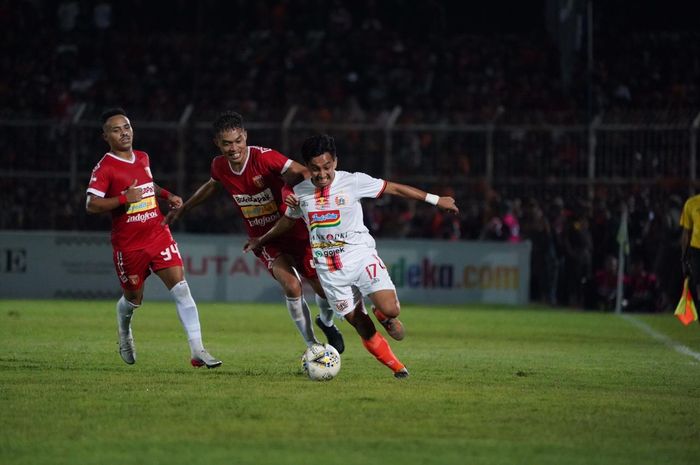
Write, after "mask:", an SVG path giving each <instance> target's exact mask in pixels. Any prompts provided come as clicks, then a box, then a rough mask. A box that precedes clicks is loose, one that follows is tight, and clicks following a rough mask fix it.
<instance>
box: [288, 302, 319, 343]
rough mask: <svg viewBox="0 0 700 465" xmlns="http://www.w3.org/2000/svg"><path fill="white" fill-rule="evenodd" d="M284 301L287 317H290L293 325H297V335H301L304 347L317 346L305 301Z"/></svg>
mask: <svg viewBox="0 0 700 465" xmlns="http://www.w3.org/2000/svg"><path fill="white" fill-rule="evenodd" d="M286 299H287V310H288V311H289V316H291V317H292V320H293V321H294V324H295V325H297V329H298V330H299V334H301V337H302V338H303V339H304V342H306V345H307V346H308V347H311V346H312V345H313V344H318V341H317V340H316V336H315V335H314V329H313V326H311V313H310V312H309V306H308V304H307V303H306V300H305V299H304V298H303V297H286Z"/></svg>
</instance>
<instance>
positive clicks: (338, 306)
mask: <svg viewBox="0 0 700 465" xmlns="http://www.w3.org/2000/svg"><path fill="white" fill-rule="evenodd" d="M349 306H350V303H349V302H348V301H347V300H339V301H338V302H336V303H335V308H336V309H337V310H338V311H339V312H342V311H343V310H345V309H346V308H348V307H349Z"/></svg>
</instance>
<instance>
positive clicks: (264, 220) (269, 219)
mask: <svg viewBox="0 0 700 465" xmlns="http://www.w3.org/2000/svg"><path fill="white" fill-rule="evenodd" d="M279 217H280V215H279V213H275V214H274V215H270V216H259V217H257V218H253V219H252V220H248V224H249V225H250V226H251V227H252V226H265V225H266V224H270V223H274V222H275V221H277V219H278V218H279Z"/></svg>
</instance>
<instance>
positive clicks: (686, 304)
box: [673, 278, 698, 326]
mask: <svg viewBox="0 0 700 465" xmlns="http://www.w3.org/2000/svg"><path fill="white" fill-rule="evenodd" d="M673 314H674V315H676V316H677V317H678V319H679V320H681V323H683V324H684V325H686V326H687V325H689V324H690V323H692V322H693V321H697V320H698V311H697V310H696V309H695V302H693V296H692V294H691V293H690V288H689V287H688V278H685V280H684V281H683V294H682V295H681V300H680V301H679V302H678V306H676V311H675V312H673Z"/></svg>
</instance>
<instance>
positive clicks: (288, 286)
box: [166, 112, 345, 353]
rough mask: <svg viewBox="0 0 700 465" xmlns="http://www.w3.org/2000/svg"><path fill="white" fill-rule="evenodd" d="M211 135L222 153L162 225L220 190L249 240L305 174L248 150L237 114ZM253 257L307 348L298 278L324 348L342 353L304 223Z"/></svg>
mask: <svg viewBox="0 0 700 465" xmlns="http://www.w3.org/2000/svg"><path fill="white" fill-rule="evenodd" d="M214 132H215V136H214V143H215V144H216V146H217V147H218V148H219V150H220V152H221V155H219V156H217V157H215V158H214V159H213V160H212V163H211V179H209V181H207V182H206V183H204V184H203V185H202V186H200V187H199V189H197V191H196V192H195V193H194V194H193V195H192V197H190V198H189V200H187V202H185V204H184V205H183V206H182V208H178V209H175V210H171V211H170V212H169V213H168V216H167V219H166V221H167V222H168V223H171V222H173V221H175V220H177V219H178V218H180V217H181V216H182V215H183V214H184V213H185V212H187V211H188V210H190V209H191V208H193V207H195V206H197V205H199V204H200V203H202V202H204V201H205V200H206V199H208V198H209V197H211V195H212V194H214V192H216V190H217V189H218V188H219V187H220V186H223V187H224V188H225V189H226V191H227V192H228V193H229V194H230V195H231V197H232V199H233V203H234V205H235V206H236V207H237V208H238V210H239V211H240V213H241V216H242V218H243V221H244V222H245V226H246V230H247V232H248V236H249V237H260V236H262V235H263V234H265V233H266V232H267V231H268V230H269V229H270V228H271V227H272V226H273V225H274V224H275V223H276V222H277V220H278V219H279V218H280V217H281V216H282V215H283V214H284V211H285V210H286V208H287V206H286V205H285V204H284V200H283V196H284V195H285V194H284V193H283V190H284V186H285V181H286V182H287V184H289V185H294V184H296V183H298V182H299V181H302V180H303V179H304V178H305V175H306V174H307V173H308V171H307V170H306V168H305V167H303V166H302V165H301V164H299V163H297V162H295V161H293V160H291V159H289V158H287V157H285V156H284V155H282V154H281V153H279V152H277V151H276V150H272V149H268V148H262V147H254V146H248V144H247V141H248V133H247V132H246V130H245V128H244V127H243V118H242V116H241V115H240V114H238V113H236V112H224V113H222V114H221V115H220V116H219V117H218V118H217V120H216V121H215V122H214ZM289 193H291V190H290V191H289ZM255 254H256V256H257V257H258V259H259V260H261V261H262V262H263V263H264V264H265V266H266V267H267V269H268V270H269V271H270V273H271V274H272V276H273V277H274V278H275V279H276V280H277V282H279V283H280V285H281V286H282V289H283V290H284V294H285V296H286V301H287V310H288V311H289V314H290V316H291V317H292V320H294V323H295V324H296V326H297V328H298V330H299V332H300V334H301V336H302V338H303V339H304V342H305V343H306V345H307V346H308V347H313V346H314V345H315V344H318V341H317V339H316V336H315V335H314V331H313V326H312V325H311V315H310V312H309V306H308V304H307V303H306V300H305V299H304V295H303V293H302V287H301V281H300V277H299V275H300V274H301V275H303V276H304V277H305V278H306V279H307V281H308V282H309V284H310V285H311V287H312V288H313V289H314V291H315V292H316V303H317V304H318V306H319V309H320V315H319V317H317V318H316V324H317V325H318V326H319V327H320V328H321V330H322V331H323V332H324V334H325V335H326V337H327V338H328V342H329V344H331V345H332V346H333V347H335V348H336V349H337V350H338V352H340V353H342V352H343V350H344V349H345V344H344V342H343V337H342V335H341V334H340V331H339V330H338V328H337V327H336V326H335V325H334V324H333V310H332V309H331V308H330V305H329V304H328V301H327V300H326V298H325V294H324V292H323V288H322V287H321V284H320V283H319V281H318V277H317V276H316V270H315V269H314V267H313V260H312V257H311V247H310V246H309V235H308V232H307V230H306V226H305V225H304V223H303V222H302V221H299V222H298V224H296V225H295V226H294V227H293V228H292V230H290V231H289V232H288V233H287V234H286V235H284V236H283V237H280V238H279V239H278V240H276V241H271V242H269V243H267V244H266V245H265V247H263V248H261V249H259V250H256V251H255Z"/></svg>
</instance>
